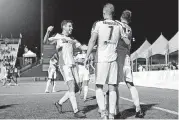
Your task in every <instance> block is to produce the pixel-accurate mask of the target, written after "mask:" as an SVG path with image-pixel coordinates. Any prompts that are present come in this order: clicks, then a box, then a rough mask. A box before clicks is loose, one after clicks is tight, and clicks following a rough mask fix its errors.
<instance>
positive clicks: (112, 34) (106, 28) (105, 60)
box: [85, 3, 120, 119]
mask: <svg viewBox="0 0 179 120" xmlns="http://www.w3.org/2000/svg"><path fill="white" fill-rule="evenodd" d="M113 15H114V6H113V5H112V4H110V3H108V4H106V5H105V6H104V7H103V17H104V20H102V21H98V22H96V23H95V24H94V25H93V27H92V32H91V38H90V40H89V43H88V50H87V55H86V58H85V65H86V64H87V61H88V59H89V55H90V53H91V51H92V49H93V47H94V45H95V43H96V41H97V40H98V41H97V44H98V45H97V53H96V54H97V55H96V62H97V63H96V99H97V103H98V106H99V109H100V110H102V112H101V118H103V119H107V118H108V117H109V119H114V113H115V106H116V88H117V72H118V66H117V62H116V59H117V52H116V48H117V44H118V40H119V38H120V34H119V32H120V25H119V23H118V22H116V21H115V20H113ZM107 78H108V79H107ZM105 84H108V88H109V101H112V102H109V106H110V107H109V114H108V113H107V111H106V108H105V103H104V101H105V100H104V99H105V98H104V93H103V86H104V85H105ZM108 115H109V116H108Z"/></svg>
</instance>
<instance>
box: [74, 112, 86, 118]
mask: <svg viewBox="0 0 179 120" xmlns="http://www.w3.org/2000/svg"><path fill="white" fill-rule="evenodd" d="M74 117H77V118H86V115H85V114H84V113H83V112H81V111H78V112H76V113H74Z"/></svg>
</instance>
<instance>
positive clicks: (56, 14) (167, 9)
mask: <svg viewBox="0 0 179 120" xmlns="http://www.w3.org/2000/svg"><path fill="white" fill-rule="evenodd" d="M108 2H109V3H113V4H114V6H115V11H116V13H115V19H120V15H121V13H122V11H123V10H125V9H129V10H131V11H132V23H131V24H130V26H131V27H132V30H133V37H134V38H135V40H136V41H135V42H133V43H132V50H131V52H133V51H135V50H136V49H137V48H138V47H140V45H141V44H142V43H143V42H144V41H145V39H146V38H147V39H148V41H149V42H150V43H151V44H152V43H153V42H154V41H155V40H156V39H157V38H158V37H159V36H160V34H161V32H162V34H163V35H164V36H165V37H166V38H167V39H168V40H170V39H171V38H172V37H173V36H174V35H175V34H176V32H177V31H178V0H44V34H45V32H46V29H47V27H48V26H49V25H53V26H54V27H55V28H54V31H53V33H52V34H54V33H57V32H61V28H60V24H61V21H62V20H64V19H70V20H72V21H73V22H74V31H73V36H74V37H75V38H76V39H77V40H79V41H80V42H81V43H85V44H87V43H88V40H89V38H90V32H91V27H92V25H93V23H94V22H95V21H97V20H100V19H102V8H103V5H104V4H105V3H108ZM20 32H21V33H22V36H23V39H22V44H23V45H27V46H28V47H29V48H30V49H31V50H32V51H34V52H35V51H36V50H35V47H38V49H39V50H40V0H0V33H2V34H3V37H10V33H12V35H13V37H18V36H19V33H20ZM23 45H22V46H23ZM22 48H23V47H21V53H22ZM39 53H40V52H38V55H39Z"/></svg>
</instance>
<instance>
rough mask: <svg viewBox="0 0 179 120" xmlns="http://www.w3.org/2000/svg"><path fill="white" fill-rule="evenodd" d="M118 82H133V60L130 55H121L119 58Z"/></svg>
mask: <svg viewBox="0 0 179 120" xmlns="http://www.w3.org/2000/svg"><path fill="white" fill-rule="evenodd" d="M117 62H118V69H119V72H118V82H133V77H132V69H131V60H130V57H129V55H126V56H125V57H122V56H119V58H118V60H117Z"/></svg>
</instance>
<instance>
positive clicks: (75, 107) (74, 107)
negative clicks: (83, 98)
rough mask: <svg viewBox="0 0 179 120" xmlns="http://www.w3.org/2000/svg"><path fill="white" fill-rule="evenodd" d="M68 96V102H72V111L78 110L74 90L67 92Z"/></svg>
mask: <svg viewBox="0 0 179 120" xmlns="http://www.w3.org/2000/svg"><path fill="white" fill-rule="evenodd" d="M69 96H70V97H69V98H70V102H71V104H72V108H73V111H74V113H76V112H78V108H77V102H76V96H75V92H69Z"/></svg>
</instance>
